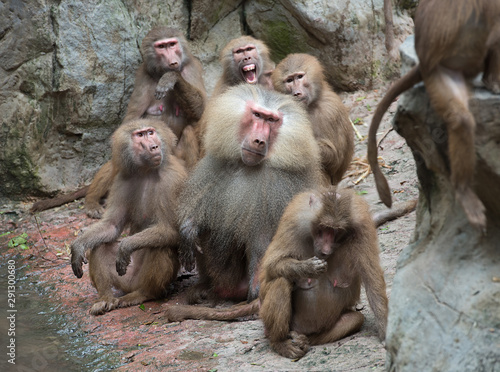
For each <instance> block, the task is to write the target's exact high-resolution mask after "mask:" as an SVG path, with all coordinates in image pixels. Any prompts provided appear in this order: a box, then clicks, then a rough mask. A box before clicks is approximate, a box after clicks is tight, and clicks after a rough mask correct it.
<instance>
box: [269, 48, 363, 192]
mask: <svg viewBox="0 0 500 372" xmlns="http://www.w3.org/2000/svg"><path fill="white" fill-rule="evenodd" d="M272 79H273V84H274V88H275V89H276V90H277V91H278V92H282V93H285V94H290V95H292V96H293V97H294V98H295V99H296V100H297V101H299V102H301V103H303V104H304V106H305V107H306V108H307V112H308V113H309V120H310V122H311V124H312V128H313V132H314V137H315V138H316V141H318V144H319V147H320V150H321V163H322V165H323V174H324V178H325V184H326V185H329V184H334V185H336V184H338V183H339V182H340V181H341V179H342V176H343V175H344V173H345V171H346V170H347V168H348V167H349V164H350V163H351V160H352V156H353V154H354V132H353V129H352V126H351V123H350V119H349V111H348V109H347V107H345V106H344V104H343V103H342V101H341V99H340V98H339V96H337V94H335V92H334V91H333V90H332V89H331V88H330V86H329V85H328V82H327V81H326V79H325V77H324V74H323V67H322V66H321V64H320V63H319V61H318V60H317V59H316V58H315V57H313V56H311V55H308V54H290V55H288V56H287V57H286V58H285V59H284V60H282V61H281V62H280V63H279V64H278V65H277V66H276V69H275V70H274V72H273V73H272Z"/></svg>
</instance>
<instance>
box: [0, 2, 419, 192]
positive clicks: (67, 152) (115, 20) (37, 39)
mask: <svg viewBox="0 0 500 372" xmlns="http://www.w3.org/2000/svg"><path fill="white" fill-rule="evenodd" d="M0 19H1V20H2V22H1V24H0V122H1V130H0V147H1V151H0V196H8V197H11V198H16V197H19V198H20V197H25V196H30V195H31V196H46V195H50V194H52V193H54V192H57V191H69V190H74V189H76V188H77V187H79V186H81V185H83V184H86V183H89V182H90V180H91V179H92V177H93V175H94V174H95V172H96V171H97V169H98V168H99V167H100V166H101V165H102V164H103V163H104V162H105V161H106V160H107V159H108V157H109V155H110V151H109V148H108V147H109V142H108V139H109V137H110V134H111V133H112V132H113V130H114V129H115V128H116V126H118V125H119V124H120V122H121V120H122V118H123V116H124V114H125V110H126V107H127V103H128V99H129V97H130V94H131V91H132V89H133V83H134V74H135V70H136V69H137V67H138V65H139V64H140V62H141V56H140V52H139V45H140V43H141V40H142V38H143V37H144V35H145V34H146V33H147V32H148V31H149V30H150V29H151V28H152V27H153V26H154V25H157V24H159V25H170V26H173V27H177V28H179V29H181V30H184V31H185V33H186V35H187V37H188V38H189V39H190V40H191V43H192V50H193V53H194V54H195V55H196V56H198V57H199V58H200V59H201V61H202V63H203V65H204V68H205V85H206V87H207V89H208V91H209V92H211V90H212V89H213V87H214V86H215V82H216V80H217V78H218V77H219V74H220V66H219V63H218V55H219V52H220V50H221V48H222V47H223V46H224V45H225V44H226V43H227V42H228V41H229V40H231V39H233V38H235V37H238V36H240V35H242V34H253V35H254V36H255V37H257V38H261V39H263V40H264V41H266V42H267V43H268V44H269V46H270V47H271V49H272V50H273V58H274V59H275V61H276V62H279V60H280V59H281V58H283V57H284V56H285V55H287V54H288V53H291V52H307V53H311V54H314V55H316V56H317V57H319V58H320V59H321V60H322V61H323V63H324V64H325V67H326V71H327V73H328V76H329V80H330V82H331V83H332V85H334V86H335V87H336V88H338V89H344V90H353V89H362V88H371V87H374V86H376V85H377V84H378V83H379V82H380V81H381V80H383V79H387V78H389V77H392V76H394V73H395V71H396V64H394V63H389V62H388V60H387V55H386V53H385V49H384V34H383V32H384V19H383V0H372V1H366V0H357V1H355V0H352V1H349V2H345V1H343V0H334V1H329V2H319V1H312V2H311V1H305V0H303V1H290V0H278V1H275V0H273V1H269V0H246V1H241V0H239V1H236V0H229V1H215V2H214V1H212V0H210V1H209V0H197V1H167V2H150V1H145V0H109V1H97V0H85V1H84V0H25V1H2V2H1V3H0ZM394 22H395V33H396V37H398V38H399V39H401V40H402V39H403V38H404V37H406V36H407V35H408V34H409V33H410V32H411V31H412V28H413V22H412V20H411V18H409V17H408V16H406V15H404V14H402V15H400V16H396V17H395V21H394Z"/></svg>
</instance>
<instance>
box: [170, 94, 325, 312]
mask: <svg viewBox="0 0 500 372" xmlns="http://www.w3.org/2000/svg"><path fill="white" fill-rule="evenodd" d="M205 116H206V118H207V123H208V126H207V133H206V137H205V140H206V147H205V148H206V155H205V157H204V158H202V159H201V160H200V162H199V163H198V165H197V166H196V168H195V169H194V170H193V172H192V173H191V175H190V177H189V180H188V182H187V183H186V188H185V189H184V191H183V193H182V196H181V202H180V213H179V215H180V223H181V233H182V234H183V235H184V236H185V237H186V239H188V240H189V241H191V242H192V243H193V244H196V245H197V246H198V248H199V249H197V250H196V262H197V267H198V270H199V275H200V278H199V283H198V284H197V285H195V286H194V287H192V288H190V292H189V302H191V303H193V302H200V301H202V300H203V299H204V298H206V297H209V298H212V299H213V298H215V299H217V298H235V299H244V298H248V299H254V298H256V297H257V295H258V279H257V275H258V266H259V262H260V259H261V258H262V255H263V254H264V251H265V250H266V248H267V246H268V245H269V243H270V241H271V238H272V236H273V235H274V232H275V230H276V228H277V226H278V221H279V219H280V217H281V214H282V213H283V211H284V209H285V207H286V205H287V204H288V202H289V201H290V200H291V198H292V197H293V196H294V195H295V194H296V193H299V192H300V191H303V190H305V189H307V188H310V187H313V186H315V185H317V184H318V183H319V182H320V169H319V167H320V165H319V151H318V146H317V144H316V141H315V140H314V137H313V134H312V131H311V126H310V124H309V121H308V119H307V114H306V112H305V111H304V110H303V108H302V107H300V105H297V104H296V103H295V102H294V100H293V99H292V98H291V97H288V96H285V95H282V94H279V93H276V92H274V91H269V90H266V89H264V88H261V87H259V86H254V85H250V84H242V85H239V86H237V87H234V88H232V89H230V90H228V91H227V92H226V93H223V94H221V95H219V96H218V97H216V98H215V99H214V100H213V102H212V104H211V105H209V106H207V109H206V112H205Z"/></svg>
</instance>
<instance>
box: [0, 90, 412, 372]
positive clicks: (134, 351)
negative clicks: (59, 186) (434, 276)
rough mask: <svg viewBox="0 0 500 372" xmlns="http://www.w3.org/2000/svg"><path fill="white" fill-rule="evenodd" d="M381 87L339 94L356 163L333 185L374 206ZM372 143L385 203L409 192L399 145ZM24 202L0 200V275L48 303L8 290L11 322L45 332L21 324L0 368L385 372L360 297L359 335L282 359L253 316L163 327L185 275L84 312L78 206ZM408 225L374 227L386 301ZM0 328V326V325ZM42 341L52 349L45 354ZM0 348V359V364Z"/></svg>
mask: <svg viewBox="0 0 500 372" xmlns="http://www.w3.org/2000/svg"><path fill="white" fill-rule="evenodd" d="M384 92H385V88H383V89H380V90H377V91H371V92H356V93H350V94H342V95H341V98H342V99H343V101H344V103H345V104H346V105H347V106H348V107H349V109H350V116H351V119H352V121H353V122H354V123H356V125H355V127H356V129H357V130H358V131H359V133H360V135H361V137H362V138H361V139H360V138H356V154H355V160H358V161H359V162H358V163H357V165H356V166H355V167H354V168H353V172H352V174H351V176H349V177H348V178H347V179H346V180H344V181H343V185H346V186H349V187H354V188H355V190H356V191H357V192H358V193H359V194H360V195H363V197H364V198H366V200H367V201H368V202H369V203H370V205H371V207H372V210H374V211H378V210H383V209H385V207H384V206H383V205H382V204H381V203H380V202H379V199H378V195H377V193H376V190H375V188H374V183H373V176H371V175H369V176H368V177H364V178H363V177H361V176H362V174H363V172H364V170H366V168H364V166H363V165H362V163H363V159H364V158H365V156H366V134H367V131H368V125H369V123H370V121H371V117H372V115H373V111H374V109H375V107H376V105H377V102H378V101H379V100H380V98H381V95H382V94H383V93H384ZM395 108H396V104H395V103H394V104H393V105H392V106H391V108H390V110H389V111H390V112H389V115H386V117H385V118H384V121H383V123H382V126H381V128H380V136H379V137H381V136H383V135H384V134H385V133H386V132H387V131H388V130H389V129H390V127H391V125H390V120H391V118H392V115H393V113H394V111H395ZM381 146H382V148H383V149H382V150H381V151H380V152H379V155H380V156H381V157H382V158H383V160H384V162H385V164H386V165H387V168H384V169H385V173H386V174H387V175H388V180H389V184H390V186H391V189H392V191H393V193H394V201H395V202H398V201H404V200H409V199H413V198H416V197H417V196H418V182H417V178H416V173H415V166H414V162H413V157H412V156H411V153H410V151H409V149H408V147H407V145H406V143H405V141H404V140H403V139H402V138H401V137H399V135H397V134H396V133H395V132H394V131H389V132H388V133H387V136H386V137H385V138H384V140H383V142H382V143H381ZM357 181H359V182H357ZM355 183H356V184H355ZM30 206H31V204H30V203H14V202H10V201H6V200H3V202H2V203H1V205H0V221H1V225H0V226H1V228H0V235H1V234H2V233H4V234H5V233H8V234H6V235H3V236H0V247H1V249H2V254H1V261H0V262H1V264H2V266H1V267H0V270H1V276H3V277H5V276H6V274H7V264H6V263H7V261H8V260H9V259H10V260H14V262H15V266H16V268H17V270H18V271H17V280H18V282H19V283H20V284H19V285H21V284H22V287H23V288H28V287H29V291H31V292H30V293H38V294H39V297H37V299H36V301H39V305H40V306H42V307H43V308H44V309H50V310H49V311H39V310H38V309H37V308H36V307H35V308H26V309H25V308H22V301H23V300H24V299H23V297H22V296H21V295H20V294H18V298H17V301H18V302H17V304H16V306H19V307H21V308H22V311H20V313H21V314H19V316H18V327H22V326H23V324H22V323H23V322H26V323H28V324H29V322H30V317H31V316H32V315H33V319H35V318H36V317H35V314H38V315H37V316H46V317H47V319H49V320H50V319H52V320H50V321H48V323H50V325H51V328H50V330H46V329H44V330H43V331H42V333H43V335H42V339H41V340H40V341H36V342H35V341H32V342H31V343H30V341H29V339H30V332H32V331H31V330H30V328H29V327H28V328H27V330H25V331H24V334H23V336H22V337H21V336H19V338H18V339H17V341H16V342H17V347H18V352H20V351H19V350H23V355H22V356H19V355H18V359H17V365H16V366H15V367H14V366H13V365H11V364H3V365H5V366H7V367H8V369H4V368H2V370H4V371H7V370H13V371H14V370H21V369H19V367H24V369H22V370H47V371H49V370H50V371H58V370H65V371H68V370H94V371H95V370H109V369H110V368H117V369H118V370H139V369H141V370H163V371H296V370H297V371H298V370H302V371H306V370H311V371H383V370H385V368H384V363H385V349H384V346H383V345H382V344H381V343H380V342H379V340H378V338H377V337H376V330H375V326H374V318H373V314H372V312H371V309H370V307H369V305H368V302H367V301H366V297H365V296H364V293H363V297H362V299H361V304H360V305H361V306H362V307H364V308H363V310H362V312H363V314H364V315H365V317H366V321H365V324H364V325H363V327H362V329H361V331H360V332H358V333H356V334H355V335H352V336H350V337H347V338H345V339H342V340H340V341H338V342H334V343H331V344H327V345H321V346H315V347H313V348H312V349H311V350H310V351H309V352H308V353H307V354H306V356H305V357H303V358H302V359H300V360H298V361H292V360H288V359H286V358H283V357H281V356H279V355H277V354H276V353H274V352H273V351H272V350H271V349H270V347H269V343H268V341H267V339H266V338H265V337H264V330H263V326H262V324H261V322H260V321H259V320H258V319H257V318H251V319H248V320H245V321H238V322H216V321H192V320H190V321H185V322H183V323H166V321H165V319H164V318H163V317H162V313H163V311H162V309H164V307H165V306H166V304H171V303H176V302H182V301H183V295H184V293H185V291H184V289H185V288H186V287H187V286H188V285H190V284H192V283H193V282H194V281H195V280H196V277H195V276H190V275H183V276H181V277H180V278H179V280H178V281H177V282H176V283H175V284H174V285H173V288H172V295H171V297H169V299H168V300H162V301H151V302H147V303H145V304H144V306H141V307H138V306H135V307H131V308H127V309H119V310H115V311H112V312H111V313H108V314H105V315H103V316H99V317H94V316H91V315H90V314H89V313H88V310H89V308H90V306H91V304H92V303H93V302H94V301H95V300H96V299H97V293H96V291H95V289H94V288H93V287H92V286H91V285H90V282H89V278H88V268H87V266H86V265H85V266H84V269H85V272H84V276H83V278H82V279H77V278H76V277H74V275H73V273H72V271H71V267H70V264H69V245H70V244H71V242H72V241H73V240H74V239H75V236H76V235H77V233H78V231H79V230H80V229H82V228H84V227H85V226H88V225H89V224H91V223H92V222H93V221H92V220H90V219H89V218H87V217H86V215H85V213H84V210H83V202H82V201H76V202H73V203H70V204H68V205H65V206H62V207H59V208H56V209H52V210H49V211H44V212H41V213H38V214H37V215H36V216H32V215H30V214H29V213H28V212H27V211H28V209H29V208H30ZM414 225H415V213H414V212H413V213H411V214H409V215H407V216H405V217H403V218H400V219H398V220H396V221H392V222H389V223H387V224H385V225H383V226H381V227H380V228H379V229H378V232H379V234H378V236H379V244H380V250H381V260H382V266H383V268H384V270H385V279H386V282H387V286H388V288H387V291H388V294H389V297H390V292H391V288H392V281H393V277H394V274H395V270H396V262H397V259H398V256H399V253H400V252H401V250H402V249H403V247H405V246H406V245H407V244H408V242H409V240H410V238H411V236H412V234H413V229H414ZM23 233H25V234H27V243H26V245H27V247H25V248H27V249H22V248H21V247H20V246H17V247H8V242H9V241H10V240H11V239H12V238H14V237H17V236H19V235H21V234H23ZM3 289H4V288H3ZM30 298H31V299H33V297H30ZM6 306H7V303H6V301H4V300H2V303H1V304H0V311H2V313H3V314H5V311H6ZM40 313H43V314H42V315H40ZM21 315H22V316H21ZM2 317H3V315H2ZM42 319H45V318H42ZM53 319H57V320H56V321H54V320H53ZM33 321H35V320H33ZM42 322H43V320H42ZM2 324H5V322H3V323H2V322H0V325H2ZM1 332H2V333H1V334H0V337H1V336H2V335H5V334H6V333H7V331H6V330H3V329H2V330H1ZM5 342H7V341H5ZM33 343H34V344H36V345H32V344H33ZM23 344H26V345H23ZM4 347H5V346H4V345H3V344H2V348H4ZM48 347H51V348H52V349H51V350H52V351H53V352H49V351H50V350H49V349H47V348H48ZM44 348H45V349H44ZM54 350H55V352H54ZM3 354H4V353H3V352H2V354H1V355H2V356H1V357H0V360H1V361H2V362H4V360H3V358H4V357H3ZM37 358H38V359H37ZM68 361H69V362H68ZM9 368H13V369H9ZM16 368H17V369H16Z"/></svg>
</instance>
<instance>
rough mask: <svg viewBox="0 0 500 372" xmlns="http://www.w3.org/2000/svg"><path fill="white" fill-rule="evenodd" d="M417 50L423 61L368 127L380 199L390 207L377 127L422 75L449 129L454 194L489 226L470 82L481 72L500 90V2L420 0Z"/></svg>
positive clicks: (473, 218) (475, 219) (473, 219)
mask: <svg viewBox="0 0 500 372" xmlns="http://www.w3.org/2000/svg"><path fill="white" fill-rule="evenodd" d="M415 49H416V52H417V55H418V58H419V64H418V65H417V66H415V67H414V68H413V69H412V70H411V71H410V72H409V73H408V74H406V75H405V76H403V77H402V78H401V79H400V80H399V81H397V82H396V83H395V84H394V85H393V86H392V87H391V89H389V91H388V92H387V93H386V95H385V97H384V98H383V100H382V101H381V102H380V104H379V105H378V107H377V110H376V111H375V114H374V116H373V120H372V125H371V127H370V131H369V138H368V160H369V162H370V165H371V167H372V170H373V174H374V176H375V181H376V184H377V190H378V192H379V195H380V198H381V199H382V201H383V202H384V204H385V205H387V206H389V207H390V206H391V203H392V201H391V193H390V189H389V185H388V183H387V180H386V179H385V177H384V175H383V174H382V172H381V171H380V169H379V167H378V163H377V145H376V133H377V129H378V127H379V125H380V121H381V120H382V117H383V115H384V113H385V111H386V110H387V108H388V107H389V105H390V104H391V102H392V101H393V100H394V99H395V98H396V97H397V96H398V95H399V94H401V93H403V92H404V91H405V90H407V89H410V88H411V87H412V86H413V85H414V84H416V83H418V82H420V81H422V80H423V81H424V83H425V87H426V90H427V93H428V94H429V99H430V102H431V105H432V107H433V108H434V110H435V111H436V113H437V114H438V115H440V116H441V118H442V119H443V121H444V122H445V124H446V128H447V131H448V159H449V168H450V178H451V183H452V184H453V186H454V188H455V197H456V199H457V200H458V201H459V202H460V203H461V205H462V207H463V209H464V211H465V214H466V215H467V218H468V219H469V222H470V223H471V224H472V225H473V226H475V227H477V228H479V229H485V228H486V216H485V207H484V205H483V203H482V202H481V200H479V198H478V197H477V195H476V194H475V192H474V190H473V183H474V182H473V181H474V171H475V165H476V153H475V143H474V141H475V129H476V123H475V121H474V118H473V116H472V114H471V113H470V111H469V108H468V98H469V95H468V82H469V80H470V79H471V78H473V77H474V76H476V75H477V74H479V73H480V72H481V71H482V72H483V82H484V83H485V85H486V87H487V88H488V89H490V90H491V91H493V92H495V93H500V1H498V0H421V1H420V3H419V5H418V8H417V11H416V14H415ZM445 171H446V170H445Z"/></svg>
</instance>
